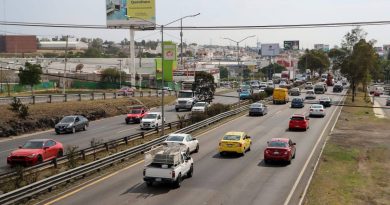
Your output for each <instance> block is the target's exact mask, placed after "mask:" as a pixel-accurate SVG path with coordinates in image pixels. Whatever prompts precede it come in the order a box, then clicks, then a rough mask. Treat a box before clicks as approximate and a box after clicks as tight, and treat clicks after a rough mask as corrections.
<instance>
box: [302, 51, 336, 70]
mask: <svg viewBox="0 0 390 205" xmlns="http://www.w3.org/2000/svg"><path fill="white" fill-rule="evenodd" d="M329 65H330V61H329V58H328V56H327V55H326V53H325V52H324V51H321V50H306V53H305V54H304V55H303V56H302V57H300V58H299V61H298V68H299V70H300V71H301V72H306V69H310V71H311V73H314V72H319V73H320V75H321V74H322V72H323V71H324V70H325V69H326V68H328V67H329Z"/></svg>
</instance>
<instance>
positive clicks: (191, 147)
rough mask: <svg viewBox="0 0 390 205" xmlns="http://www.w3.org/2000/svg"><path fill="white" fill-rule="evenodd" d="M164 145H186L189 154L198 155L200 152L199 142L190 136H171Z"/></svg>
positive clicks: (177, 134) (176, 134)
mask: <svg viewBox="0 0 390 205" xmlns="http://www.w3.org/2000/svg"><path fill="white" fill-rule="evenodd" d="M163 144H165V145H168V146H172V145H175V144H180V145H185V146H186V147H187V151H186V152H187V154H190V153H192V152H195V153H197V152H198V151H199V141H198V140H197V139H196V138H195V137H192V136H191V135H190V134H180V133H175V134H170V135H168V137H167V139H165V141H164V142H163Z"/></svg>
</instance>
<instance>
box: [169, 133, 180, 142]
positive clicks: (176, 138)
mask: <svg viewBox="0 0 390 205" xmlns="http://www.w3.org/2000/svg"><path fill="white" fill-rule="evenodd" d="M183 139H184V137H183V136H176V135H171V136H169V137H168V138H167V141H172V142H182V141H183Z"/></svg>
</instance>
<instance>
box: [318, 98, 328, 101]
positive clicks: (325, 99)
mask: <svg viewBox="0 0 390 205" xmlns="http://www.w3.org/2000/svg"><path fill="white" fill-rule="evenodd" d="M320 100H321V101H329V100H330V98H321V99H320Z"/></svg>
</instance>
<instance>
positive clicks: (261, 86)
mask: <svg viewBox="0 0 390 205" xmlns="http://www.w3.org/2000/svg"><path fill="white" fill-rule="evenodd" d="M259 87H260V88H266V87H267V83H266V82H260V86H259Z"/></svg>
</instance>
